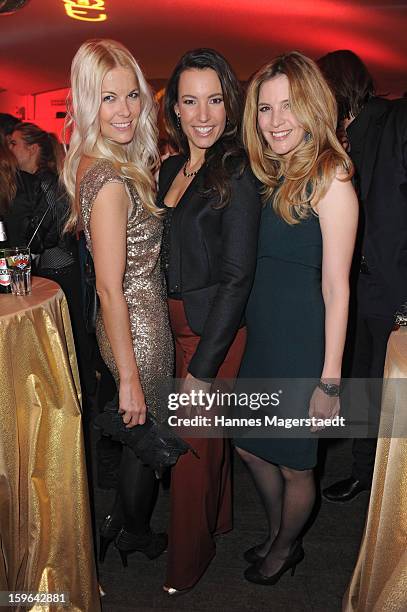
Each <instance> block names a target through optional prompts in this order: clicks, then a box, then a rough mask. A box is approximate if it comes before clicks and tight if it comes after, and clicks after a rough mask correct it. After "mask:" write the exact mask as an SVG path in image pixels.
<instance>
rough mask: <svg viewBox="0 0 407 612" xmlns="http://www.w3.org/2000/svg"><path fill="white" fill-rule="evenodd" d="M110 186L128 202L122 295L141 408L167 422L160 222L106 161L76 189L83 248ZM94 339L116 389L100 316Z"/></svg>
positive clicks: (167, 345)
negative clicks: (97, 204)
mask: <svg viewBox="0 0 407 612" xmlns="http://www.w3.org/2000/svg"><path fill="white" fill-rule="evenodd" d="M111 182H116V183H124V184H125V186H126V190H127V192H128V194H129V197H130V199H131V202H132V208H131V211H130V213H129V217H128V222H127V239H126V241H127V263H126V269H125V273H124V279H123V293H124V297H125V300H126V302H127V306H128V309H129V315H130V326H131V334H132V339H133V347H134V353H135V356H136V361H137V366H138V370H139V374H140V379H141V384H142V387H143V391H144V395H145V398H146V405H147V408H148V410H149V411H151V412H152V413H153V414H154V415H155V416H156V417H157V418H158V419H159V420H160V421H163V420H165V418H166V406H165V405H164V404H165V402H164V401H163V400H162V389H163V382H164V381H165V380H167V381H168V379H169V377H170V376H172V374H173V341H172V336H171V331H170V326H169V322H168V312H167V295H166V289H165V284H164V279H163V275H162V272H161V267H160V247H161V236H162V227H163V226H162V221H161V220H160V219H158V218H157V217H155V216H153V215H151V214H150V213H148V212H147V211H146V210H145V209H144V207H143V206H142V204H141V202H140V199H139V197H138V195H137V193H136V191H135V189H134V188H133V187H132V185H131V184H130V183H129V182H127V181H126V179H124V178H123V177H121V176H120V175H119V174H118V173H117V171H116V170H115V168H114V167H113V165H112V163H111V162H110V161H108V160H105V159H99V160H97V161H96V162H95V163H94V164H93V165H92V166H91V167H90V168H88V170H87V171H86V173H85V174H84V176H83V178H82V181H81V183H80V189H79V199H80V206H81V211H82V219H83V224H84V230H85V236H86V242H87V245H88V248H89V249H90V252H91V253H92V240H91V235H90V215H91V211H92V206H93V203H94V201H95V198H96V196H97V194H98V193H99V191H100V189H101V188H102V187H103V185H105V184H106V183H111ZM112 205H114V202H112ZM96 337H97V341H98V344H99V348H100V352H101V355H102V357H103V359H104V361H105V363H106V365H107V366H108V368H109V370H110V371H111V372H112V374H113V376H114V378H115V380H116V384H117V385H118V383H119V372H118V370H117V366H116V363H115V360H114V357H113V353H112V350H111V347H110V344H109V340H108V338H107V334H106V331H105V328H104V325H103V320H102V316H101V313H100V311H99V313H98V317H97V323H96ZM160 397H161V399H160Z"/></svg>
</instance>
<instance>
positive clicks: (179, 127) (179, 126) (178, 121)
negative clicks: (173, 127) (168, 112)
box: [177, 113, 181, 130]
mask: <svg viewBox="0 0 407 612" xmlns="http://www.w3.org/2000/svg"><path fill="white" fill-rule="evenodd" d="M180 117H181V115H180V114H179V113H177V128H178V129H179V130H180V129H181V119H180Z"/></svg>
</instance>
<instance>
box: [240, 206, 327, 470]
mask: <svg viewBox="0 0 407 612" xmlns="http://www.w3.org/2000/svg"><path fill="white" fill-rule="evenodd" d="M321 268H322V236H321V230H320V226H319V220H318V217H317V216H316V215H314V214H310V215H309V216H308V217H307V218H306V219H305V220H302V221H300V223H298V224H296V225H289V224H288V223H286V222H285V221H284V220H283V219H281V218H280V217H279V216H277V214H276V213H275V212H274V209H273V206H272V203H271V202H269V203H268V204H267V205H266V206H265V207H264V208H263V212H262V218H261V222H260V234H259V245H258V254H257V268H256V275H255V279H254V284H253V289H252V292H251V295H250V298H249V302H248V305H247V311H246V322H247V333H248V337H247V346H246V352H245V355H244V357H243V361H242V365H241V368H240V373H239V379H240V381H241V383H243V381H244V379H252V378H256V379H271V378H273V379H274V378H280V379H281V378H298V379H309V383H308V384H305V385H299V386H298V393H296V401H298V405H299V406H300V413H301V414H300V415H299V416H302V417H307V416H308V409H309V401H310V396H311V394H312V391H313V389H314V388H315V380H318V379H319V378H320V376H321V372H322V367H323V361H324V350H325V339H324V337H325V307H324V301H323V298H322V290H321ZM307 382H308V381H307ZM289 384H290V385H293V383H291V382H290V383H289ZM294 384H295V383H294ZM239 386H240V384H239V381H238V387H239ZM298 394H299V395H300V397H298ZM282 406H283V404H282ZM281 416H284V415H283V414H281ZM235 445H236V446H238V447H240V448H243V449H245V450H247V451H249V452H250V453H252V454H254V455H257V456H259V457H261V458H263V459H265V460H267V461H270V462H271V463H275V464H278V465H284V466H287V467H291V468H293V469H298V470H304V469H310V468H312V467H314V466H315V465H316V462H317V447H318V440H317V438H316V437H315V434H314V435H313V434H311V433H310V434H309V437H307V438H289V439H287V438H285V439H282V438H275V437H270V438H266V437H265V438H253V437H239V438H237V439H235Z"/></svg>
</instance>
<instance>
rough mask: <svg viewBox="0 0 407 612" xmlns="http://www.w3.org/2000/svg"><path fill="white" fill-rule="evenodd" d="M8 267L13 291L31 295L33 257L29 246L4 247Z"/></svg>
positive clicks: (15, 293)
mask: <svg viewBox="0 0 407 612" xmlns="http://www.w3.org/2000/svg"><path fill="white" fill-rule="evenodd" d="M4 256H5V259H6V263H7V268H8V271H9V273H10V284H11V293H13V294H14V295H29V294H30V293H31V259H30V249H29V248H28V247H10V248H9V249H4Z"/></svg>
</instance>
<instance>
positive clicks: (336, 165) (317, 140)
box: [243, 51, 353, 225]
mask: <svg viewBox="0 0 407 612" xmlns="http://www.w3.org/2000/svg"><path fill="white" fill-rule="evenodd" d="M280 74H285V75H286V76H287V78H288V82H289V95H290V104H291V108H292V111H293V113H294V115H295V116H296V118H297V119H298V121H299V122H300V124H301V125H302V127H303V128H304V130H305V138H304V140H303V142H302V143H301V145H300V146H299V147H298V148H297V149H296V150H295V151H294V152H293V154H292V156H291V157H290V159H289V160H287V159H285V158H284V156H283V155H278V154H277V153H274V152H273V151H272V150H271V148H270V147H269V145H268V143H267V142H266V140H265V139H264V136H263V134H262V133H261V131H260V129H259V125H258V120H257V115H258V100H259V91H260V87H261V85H262V84H263V83H265V82H266V81H268V80H270V79H272V78H273V77H275V76H278V75H280ZM336 124H337V108H336V102H335V98H334V96H333V94H332V92H331V90H330V89H329V87H328V85H327V83H326V81H325V79H324V77H323V76H322V74H321V72H320V70H319V68H318V66H317V64H316V63H315V62H314V61H312V60H311V59H310V58H308V57H306V56H305V55H303V54H302V53H299V52H298V51H292V52H291V53H287V54H285V55H281V56H279V57H277V58H276V59H274V60H273V61H272V62H270V63H268V64H266V65H265V66H263V67H262V68H260V70H259V71H258V72H257V73H256V74H255V75H254V76H253V78H252V80H251V82H250V85H249V88H248V91H247V97H246V105H245V110H244V116H243V140H244V144H245V146H246V149H247V152H248V155H249V158H250V164H251V167H252V170H253V172H254V174H255V175H256V176H257V178H258V179H259V180H260V181H261V182H262V183H263V185H264V189H263V195H264V200H269V199H270V198H271V197H272V195H273V193H274V192H275V190H276V187H277V186H278V185H280V186H279V189H278V190H277V191H276V193H275V194H274V200H273V206H274V209H275V211H276V212H277V214H278V215H279V216H280V217H282V218H283V219H284V220H285V221H286V222H287V223H289V224H291V225H292V224H295V223H298V222H299V221H300V220H301V219H304V218H306V217H307V216H308V215H309V214H310V213H311V211H312V210H313V209H314V207H315V206H316V204H317V203H318V202H319V201H320V199H321V198H322V197H323V196H324V195H325V193H326V191H327V189H328V187H329V186H330V184H331V182H332V180H333V178H334V176H336V175H337V173H338V170H339V171H340V174H341V175H342V176H341V178H342V179H343V180H349V179H350V178H351V176H352V173H353V166H352V162H351V160H350V158H349V157H348V156H347V155H346V153H345V151H344V150H343V148H342V146H341V144H340V142H339V141H338V139H337V137H336V133H335V131H336ZM283 177H284V181H283V182H282V183H281V179H282V178H283Z"/></svg>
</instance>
